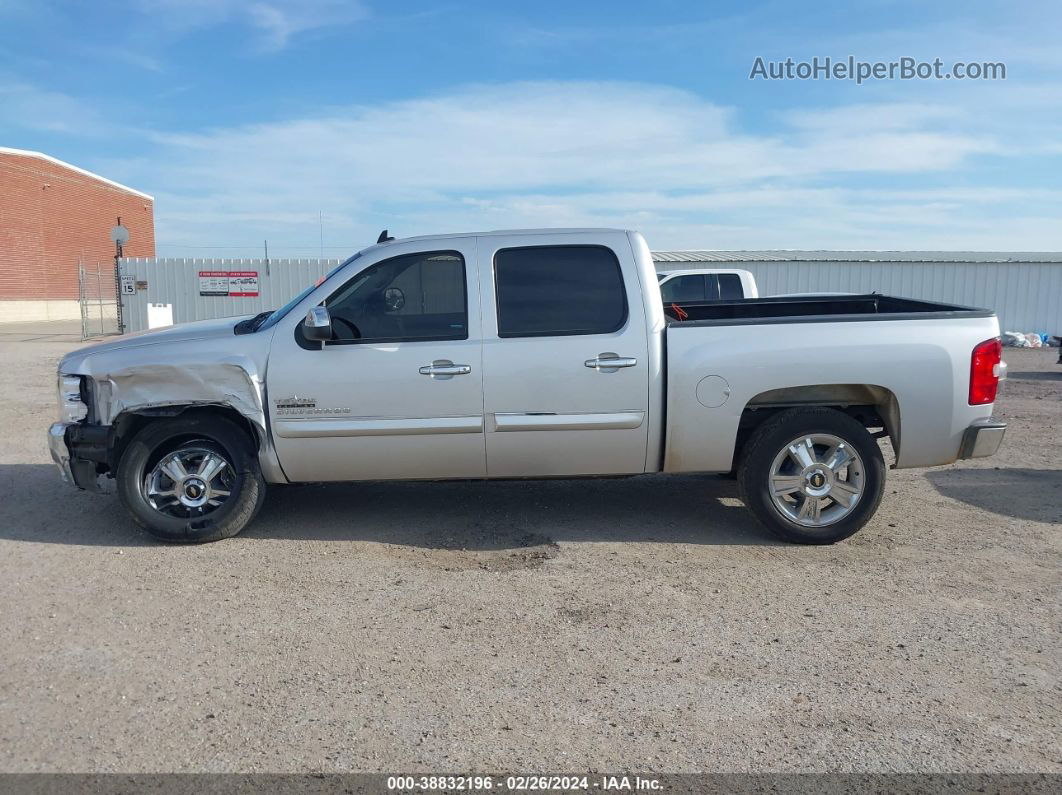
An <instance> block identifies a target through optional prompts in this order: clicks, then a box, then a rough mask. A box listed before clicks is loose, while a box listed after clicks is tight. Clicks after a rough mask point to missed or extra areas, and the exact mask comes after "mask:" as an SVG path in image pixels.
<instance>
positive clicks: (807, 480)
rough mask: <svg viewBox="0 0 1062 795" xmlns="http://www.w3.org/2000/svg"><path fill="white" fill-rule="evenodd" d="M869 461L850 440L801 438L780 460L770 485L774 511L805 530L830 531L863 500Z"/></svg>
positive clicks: (816, 435)
mask: <svg viewBox="0 0 1062 795" xmlns="http://www.w3.org/2000/svg"><path fill="white" fill-rule="evenodd" d="M864 472H865V471H864V468H863V461H862V459H861V458H860V457H859V453H857V452H856V450H855V448H854V447H853V446H852V445H850V444H848V443H847V442H846V441H845V440H844V439H841V438H839V437H837V436H833V435H831V434H827V433H814V434H807V435H804V436H799V437H797V438H796V439H793V440H792V441H791V442H789V444H787V445H786V446H785V447H783V448H782V449H781V450H780V451H779V453H778V455H776V456H775V458H774V463H773V464H772V465H771V470H770V483H769V484H768V487H769V489H770V493H771V500H772V502H773V503H774V507H775V508H776V509H777V510H778V512H779V513H781V514H782V516H783V517H784V518H786V519H788V520H789V521H791V522H795V523H796V524H799V525H802V526H804V527H825V526H827V525H831V524H833V523H834V522H838V521H840V520H841V519H843V518H844V517H845V516H847V515H848V514H849V513H851V512H852V509H853V508H855V506H856V504H857V503H858V502H859V499H860V497H862V496H863V487H864V483H865V474H864Z"/></svg>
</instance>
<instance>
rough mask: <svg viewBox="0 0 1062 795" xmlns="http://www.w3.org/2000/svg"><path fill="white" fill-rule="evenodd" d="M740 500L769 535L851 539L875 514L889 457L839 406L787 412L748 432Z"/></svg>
mask: <svg viewBox="0 0 1062 795" xmlns="http://www.w3.org/2000/svg"><path fill="white" fill-rule="evenodd" d="M738 487H739V489H740V491H741V498H742V500H743V501H744V503H745V505H746V506H747V507H748V508H749V510H750V511H752V513H753V515H754V516H755V517H756V518H757V519H759V521H760V522H761V523H762V524H763V525H764V526H765V527H766V528H767V529H768V530H770V531H771V532H773V533H774V534H775V535H777V536H779V537H780V538H782V539H784V540H786V541H792V542H794V543H798V544H832V543H834V542H835V541H840V540H841V539H844V538H848V536H850V535H852V534H853V533H855V532H856V531H857V530H859V529H860V528H861V527H862V526H863V525H865V524H866V523H867V522H868V521H869V520H870V517H871V516H873V515H874V512H875V511H876V510H877V508H878V505H879V504H880V502H881V495H882V493H883V491H884V488H885V460H884V458H883V457H882V455H881V449H880V448H879V447H878V444H877V441H875V439H874V437H872V436H871V435H870V434H869V433H868V432H867V430H866V428H864V427H863V426H862V425H861V424H860V423H859V422H857V421H856V420H854V419H852V418H851V417H849V416H848V415H847V414H844V413H842V412H840V411H837V410H835V409H827V408H810V409H789V410H787V411H783V412H781V413H779V414H777V415H775V416H774V417H772V418H771V419H769V420H767V421H766V422H764V423H763V425H761V426H760V427H759V428H757V429H756V431H755V433H753V435H752V436H751V437H750V439H749V441H748V443H747V445H746V447H745V450H744V452H743V455H742V460H741V464H740V465H739V467H738Z"/></svg>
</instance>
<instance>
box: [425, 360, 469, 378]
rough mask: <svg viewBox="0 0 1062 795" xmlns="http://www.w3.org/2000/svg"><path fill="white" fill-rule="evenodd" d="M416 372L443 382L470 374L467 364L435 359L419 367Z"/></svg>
mask: <svg viewBox="0 0 1062 795" xmlns="http://www.w3.org/2000/svg"><path fill="white" fill-rule="evenodd" d="M417 372H419V373H420V374H421V375H428V376H431V377H432V378H436V379H438V380H440V381H443V380H446V379H449V378H453V377H454V376H455V375H468V374H469V373H471V372H472V368H471V367H470V366H469V365H467V364H454V363H453V362H451V361H450V360H449V359H436V360H435V361H434V362H432V363H431V364H426V365H424V366H423V367H421V368H420V369H419V370H418V371H417Z"/></svg>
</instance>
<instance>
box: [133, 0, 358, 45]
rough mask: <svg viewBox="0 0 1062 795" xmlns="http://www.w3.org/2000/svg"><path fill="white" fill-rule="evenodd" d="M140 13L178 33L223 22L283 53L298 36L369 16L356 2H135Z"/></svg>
mask: <svg viewBox="0 0 1062 795" xmlns="http://www.w3.org/2000/svg"><path fill="white" fill-rule="evenodd" d="M136 3H137V5H138V7H139V8H140V10H141V11H142V12H144V13H145V14H146V15H148V16H150V17H152V18H153V19H154V20H155V21H157V22H158V23H160V24H161V25H162V26H163V27H166V28H168V29H170V30H171V31H174V32H175V33H178V34H183V33H185V32H188V31H191V30H195V29H201V28H209V27H213V26H215V25H221V24H224V23H231V22H235V23H239V24H243V25H246V26H248V27H250V28H251V29H252V31H253V32H254V34H255V38H256V43H257V46H258V47H259V48H260V49H262V50H264V51H269V52H272V51H277V50H282V49H284V48H285V47H287V46H288V44H289V43H290V41H291V39H292V38H293V37H295V36H298V35H299V34H303V33H307V32H310V31H314V30H319V29H323V28H329V27H335V26H340V25H349V24H351V23H354V22H358V21H360V20H362V19H364V18H365V17H366V16H368V12H367V10H366V8H365V6H364V5H363V4H362V3H361V2H359V1H358V0H136Z"/></svg>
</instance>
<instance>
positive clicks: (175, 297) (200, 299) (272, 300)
mask: <svg viewBox="0 0 1062 795" xmlns="http://www.w3.org/2000/svg"><path fill="white" fill-rule="evenodd" d="M339 262H340V260H338V259H317V258H307V259H273V258H270V259H269V262H268V264H267V263H266V260H265V259H264V258H258V259H204V258H190V257H136V258H133V257H130V258H128V259H125V260H122V262H121V275H122V276H123V277H126V278H129V277H132V281H133V284H134V289H135V292H134V293H133V294H132V295H128V294H126V295H123V296H122V314H123V321H124V323H125V329H126V331H141V330H143V329H146V328H148V304H169V305H171V306H172V311H173V322H174V323H188V322H190V321H193V320H209V319H212V318H218V317H233V316H236V315H254V314H257V313H258V312H264V311H265V310H267V309H276V308H277V307H278V306H283V305H284V304H286V303H287V302H288V301H290V300H291V299H292V298H294V297H295V296H296V295H298V294H299V293H300V292H302V290H303V289H304V288H305V287H307V286H308V285H311V284H313V283H314V282H315V281H317V279H319V278H320V277H322V276H324V275H325V274H326V273H328V272H329V271H330V270H331V269H332V268H334V267H335V266H336V265H338V264H339ZM200 271H254V272H257V273H258V295H257V296H240V297H236V296H227V295H200V294H199V272H200ZM137 282H139V283H140V287H139V288H138V287H136V283H137Z"/></svg>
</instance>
